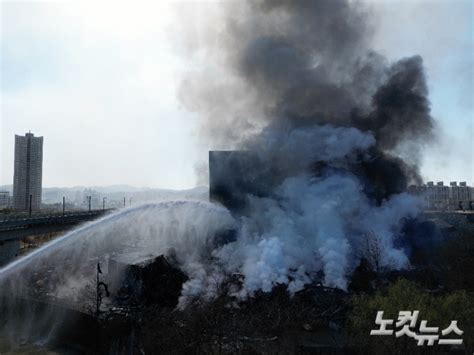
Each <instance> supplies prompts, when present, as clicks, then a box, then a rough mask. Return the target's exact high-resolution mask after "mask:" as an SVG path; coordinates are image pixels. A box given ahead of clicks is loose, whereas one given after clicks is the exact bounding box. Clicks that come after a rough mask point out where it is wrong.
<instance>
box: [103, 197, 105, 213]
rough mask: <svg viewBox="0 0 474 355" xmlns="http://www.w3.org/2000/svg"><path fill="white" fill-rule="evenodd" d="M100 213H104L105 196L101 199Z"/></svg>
mask: <svg viewBox="0 0 474 355" xmlns="http://www.w3.org/2000/svg"><path fill="white" fill-rule="evenodd" d="M102 211H105V196H104V197H102Z"/></svg>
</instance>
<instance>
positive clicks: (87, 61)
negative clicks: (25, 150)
mask: <svg viewBox="0 0 474 355" xmlns="http://www.w3.org/2000/svg"><path fill="white" fill-rule="evenodd" d="M0 1H1V0H0ZM370 6H372V7H373V8H374V14H375V16H376V22H377V28H378V29H377V33H376V36H375V39H374V49H375V50H377V51H379V52H381V53H382V54H384V55H386V56H387V57H388V58H389V60H397V59H399V58H400V57H403V56H409V55H413V54H420V55H422V56H423V58H424V63H425V66H426V68H427V76H428V83H429V88H430V99H431V102H432V109H433V112H432V113H433V116H434V117H435V119H436V120H437V122H438V125H439V130H438V132H439V137H438V139H437V141H436V142H435V143H434V144H432V145H430V146H427V147H426V148H425V151H424V161H423V165H422V167H421V170H422V174H423V177H425V178H430V179H434V180H445V181H450V180H467V181H468V182H469V183H471V184H472V183H473V181H474V171H473V169H474V167H473V157H474V142H473V137H474V132H473V129H474V128H473V126H474V124H473V80H474V78H473V62H474V58H473V56H474V39H473V34H474V24H473V18H474V13H473V5H472V1H469V0H467V1H455V0H449V1H448V0H446V1H442V0H436V1H429V2H426V1H376V2H371V3H370ZM208 7H209V6H208V5H203V4H202V3H199V2H192V3H191V2H189V3H186V4H185V5H183V3H181V4H179V8H180V9H181V11H177V9H176V4H175V3H168V2H165V1H146V2H145V1H133V2H132V1H130V2H123V1H122V2H121V1H93V2H92V1H90V2H88V1H57V2H45V1H1V37H0V41H1V78H0V81H1V102H0V105H1V107H0V115H1V116H0V124H1V125H0V140H1V141H0V162H1V165H0V169H1V170H0V185H2V184H11V183H12V180H13V152H14V135H15V134H24V133H25V132H28V131H29V130H31V131H32V132H33V133H34V134H35V135H39V136H44V139H45V140H44V168H43V185H44V186H46V187H49V186H73V185H111V184H130V185H135V186H150V187H167V188H187V187H192V186H194V185H195V184H196V179H195V174H194V166H195V165H196V163H198V162H200V161H205V160H206V159H207V149H208V147H207V146H206V144H205V142H204V143H203V142H202V141H200V140H199V139H198V138H197V131H198V120H197V118H196V117H195V115H194V114H192V113H189V112H187V111H186V110H185V109H184V108H183V107H182V106H181V105H180V103H179V101H178V99H177V98H176V91H177V88H178V86H179V84H180V82H181V79H182V77H183V75H184V73H186V71H188V70H192V69H195V68H196V67H197V68H199V66H200V65H201V64H202V63H196V62H194V61H191V60H190V59H189V58H187V57H186V56H184V55H183V51H180V50H179V45H177V38H178V37H179V36H178V33H179V30H180V28H182V27H184V26H195V27H196V28H195V29H194V28H193V30H195V31H199V23H200V22H202V21H212V20H213V17H212V16H211V14H210V13H209V12H208V11H207V8H208ZM183 9H187V10H186V11H183ZM214 16H215V15H214Z"/></svg>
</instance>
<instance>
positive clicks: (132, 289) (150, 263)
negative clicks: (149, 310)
mask: <svg viewBox="0 0 474 355" xmlns="http://www.w3.org/2000/svg"><path fill="white" fill-rule="evenodd" d="M109 275H110V277H111V279H117V278H119V277H120V278H121V280H120V284H121V286H120V288H119V290H118V296H117V297H116V300H115V303H116V304H117V305H118V306H127V305H128V306H130V305H132V304H133V303H135V302H139V303H140V304H144V305H148V304H158V305H160V306H161V307H171V308H175V307H176V306H177V304H178V298H179V295H180V293H181V288H182V286H183V283H184V282H186V281H187V280H188V278H187V276H186V275H185V274H184V273H183V272H182V271H181V270H179V268H177V267H176V266H173V260H172V258H167V257H166V256H164V255H160V256H158V257H154V256H146V255H145V256H143V255H137V254H127V255H119V256H116V257H114V258H111V259H110V260H109ZM116 275H117V276H116ZM118 275H121V276H118Z"/></svg>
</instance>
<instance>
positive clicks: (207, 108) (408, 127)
mask: <svg viewBox="0 0 474 355" xmlns="http://www.w3.org/2000/svg"><path fill="white" fill-rule="evenodd" d="M224 15H225V19H226V20H225V22H224V23H223V25H222V26H219V27H216V28H214V29H209V31H207V32H205V33H206V34H207V37H206V38H205V40H204V41H203V42H202V43H203V44H202V48H200V53H207V55H208V57H206V58H207V59H208V60H209V62H208V65H209V67H212V68H213V69H214V70H213V71H208V70H207V69H204V70H203V71H202V72H198V73H196V72H194V73H191V74H190V75H189V77H188V78H186V80H185V81H184V83H183V86H182V90H181V92H180V96H181V99H182V101H183V103H184V104H185V105H186V106H187V107H188V108H189V109H191V110H194V111H196V112H197V113H198V114H199V115H200V117H201V119H202V132H203V133H204V138H205V139H206V140H208V141H210V142H211V145H212V146H213V147H216V148H218V149H237V150H243V151H246V152H245V154H244V155H245V157H243V155H242V154H240V155H239V153H235V154H223V153H221V154H220V155H214V159H213V160H214V164H213V163H212V161H211V167H210V168H211V180H213V181H211V190H212V188H213V186H212V184H213V183H217V184H218V185H219V186H220V187H221V191H220V192H222V191H224V190H226V187H225V186H226V185H227V186H228V187H229V188H228V189H227V190H232V193H231V194H233V195H235V196H239V198H241V200H240V201H238V209H237V210H236V211H237V212H236V213H235V214H236V217H237V218H239V219H240V221H241V223H242V227H241V230H240V235H239V238H237V240H236V241H235V242H234V243H231V244H228V245H226V246H224V247H223V248H222V249H220V250H216V251H215V253H214V255H215V256H218V257H219V258H220V259H221V260H222V261H224V265H225V267H226V268H227V269H228V270H227V271H228V272H242V273H243V274H244V276H245V282H244V290H243V291H242V292H243V293H244V294H246V293H248V292H250V293H251V292H253V291H255V290H257V289H262V290H264V291H269V290H270V289H271V288H272V286H273V285H275V284H276V283H285V284H289V288H290V289H293V290H295V289H298V288H300V287H301V286H302V284H304V283H305V282H307V281H308V278H310V277H311V275H312V273H315V272H316V271H318V270H322V271H323V272H324V281H325V283H326V284H328V285H330V286H337V287H341V288H346V286H347V275H348V274H350V273H351V270H353V268H354V267H355V266H356V264H357V262H358V260H359V258H360V256H361V255H363V250H361V247H360V245H362V244H363V243H361V240H362V239H363V238H366V237H367V236H368V235H370V236H376V238H377V243H381V245H383V253H384V255H383V260H384V266H385V267H388V268H395V269H399V268H404V267H408V266H409V265H408V259H407V256H406V255H405V253H404V251H403V249H402V248H396V247H394V245H393V241H394V240H395V238H398V237H400V234H401V233H402V229H403V224H404V220H405V219H406V218H413V217H416V215H417V213H418V211H419V208H420V203H419V201H418V200H417V199H416V198H414V197H412V196H409V195H407V194H406V193H404V191H406V188H407V185H408V183H410V182H419V181H420V180H421V178H420V176H419V174H418V170H417V166H416V163H417V162H418V161H419V158H420V155H419V154H420V149H421V148H422V146H423V144H424V143H425V142H427V141H428V140H429V139H430V138H432V137H433V130H434V122H433V119H432V117H431V116H430V104H429V101H428V98H427V94H428V90H427V85H426V80H425V74H424V71H423V61H422V58H421V57H419V56H413V57H409V58H402V59H400V60H399V61H397V62H395V63H390V62H388V60H386V59H385V58H384V57H383V56H382V55H380V54H378V53H376V52H374V51H373V50H372V49H371V48H370V42H371V36H372V33H373V30H374V29H373V27H372V24H371V16H372V15H371V11H370V9H369V8H366V7H365V5H363V4H361V3H355V2H348V1H326V0H322V1H305V0H302V1H253V2H247V3H238V4H236V3H231V4H226V8H225V11H224ZM216 72H219V74H220V75H215V73H216ZM209 73H213V74H212V75H208V74H209ZM407 151H409V155H408V154H406V153H405V152H407ZM236 155H239V156H238V157H236ZM249 155H250V156H252V158H250V159H249V158H248V156H249ZM212 157H213V156H211V158H212ZM242 159H243V160H244V161H245V162H244V163H242V162H240V163H236V160H242ZM216 160H217V162H216ZM236 166H244V167H245V170H244V171H239V170H236V169H235V167H236ZM242 174H243V175H245V177H244V178H243V177H242ZM242 180H246V181H247V182H246V183H242ZM248 182H253V184H252V183H250V184H249V183H248ZM250 185H253V186H252V187H250ZM239 188H241V191H238V190H239ZM236 190H237V191H236ZM227 192H228V191H227ZM231 207H232V206H231Z"/></svg>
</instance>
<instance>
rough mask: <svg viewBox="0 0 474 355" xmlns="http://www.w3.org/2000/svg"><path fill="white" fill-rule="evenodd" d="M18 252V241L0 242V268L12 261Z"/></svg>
mask: <svg viewBox="0 0 474 355" xmlns="http://www.w3.org/2000/svg"><path fill="white" fill-rule="evenodd" d="M19 252H20V240H7V241H3V242H1V241H0V267H1V266H3V265H5V264H7V263H8V262H10V261H12V260H13V259H14V258H15V257H16V256H17V255H18V253H19Z"/></svg>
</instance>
